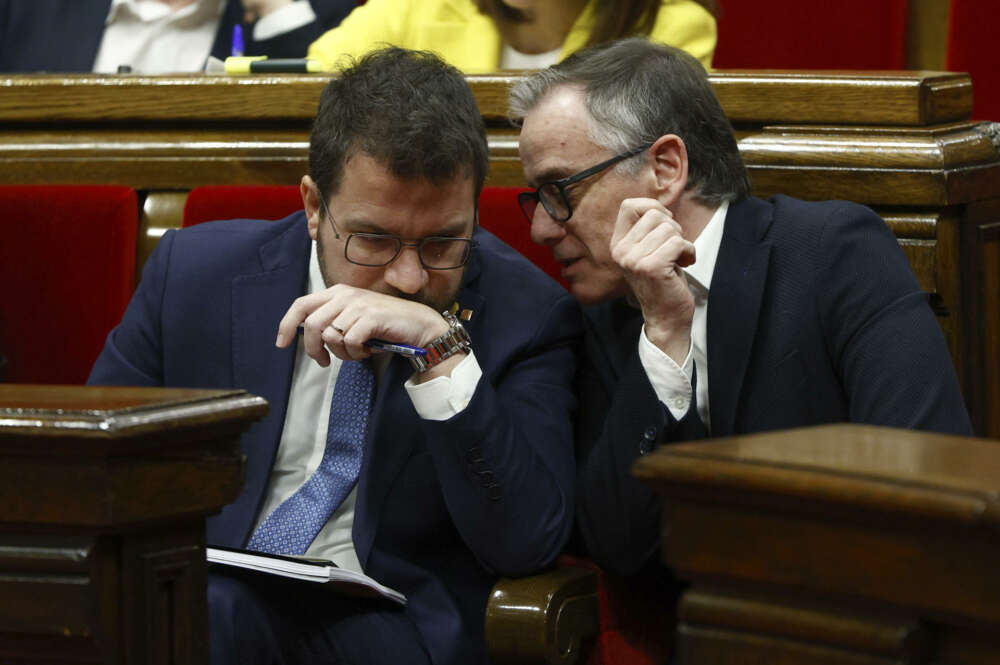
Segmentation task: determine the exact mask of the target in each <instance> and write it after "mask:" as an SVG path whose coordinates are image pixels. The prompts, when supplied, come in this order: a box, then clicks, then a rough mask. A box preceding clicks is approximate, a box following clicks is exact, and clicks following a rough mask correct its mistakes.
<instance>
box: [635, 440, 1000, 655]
mask: <svg viewBox="0 0 1000 665" xmlns="http://www.w3.org/2000/svg"><path fill="white" fill-rule="evenodd" d="M634 472H635V474H636V475H637V476H638V477H639V478H641V479H643V480H644V481H646V482H647V483H649V484H650V485H651V486H653V487H654V488H655V489H656V490H657V491H658V492H660V493H662V494H663V495H664V497H665V506H666V508H665V514H664V525H665V526H666V527H667V528H665V529H664V532H663V533H664V539H663V554H664V559H665V561H666V562H667V563H668V564H669V565H670V566H671V567H672V568H673V569H674V570H675V571H676V572H677V575H678V576H679V577H681V578H682V579H685V580H688V581H690V582H691V587H690V588H689V590H688V591H687V592H685V594H684V596H683V598H682V601H681V605H680V620H681V624H680V627H679V651H678V662H679V663H681V664H682V665H688V664H690V665H706V664H715V663H745V662H769V663H789V664H791V663H796V664H799V665H805V664H811V665H818V664H824V665H825V664H828V663H875V662H893V663H914V664H917V663H920V664H923V663H942V664H944V663H948V664H950V665H957V664H958V663H965V664H972V663H984V664H985V663H995V662H997V660H996V654H997V653H1000V640H998V638H997V637H996V635H997V634H998V633H997V629H998V628H1000V575H998V573H997V569H996V565H995V562H996V560H997V558H998V557H1000V510H998V509H1000V502H998V497H1000V443H998V442H997V441H992V440H986V439H973V438H968V437H959V436H948V435H940V434H932V433H926V432H914V431H907V430H895V429H888V428H878V427H869V426H859V425H825V426H820V427H813V428H803V429H799V430H788V431H784V432H770V433H763V434H756V435H748V436H738V437H729V438H724V439H716V440H713V441H703V442H692V443H682V444H676V445H672V446H664V447H661V448H659V449H657V450H656V451H654V452H653V453H652V454H650V455H647V456H645V457H643V458H640V460H639V461H638V462H637V464H636V466H635V469H634Z"/></svg>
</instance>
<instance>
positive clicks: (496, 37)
mask: <svg viewBox="0 0 1000 665" xmlns="http://www.w3.org/2000/svg"><path fill="white" fill-rule="evenodd" d="M596 4H597V0H591V2H589V3H588V4H587V6H586V7H585V8H584V10H583V11H582V12H581V13H580V16H578V17H577V19H576V21H575V22H574V24H573V27H572V28H571V29H570V32H569V35H567V37H566V42H565V43H564V44H563V47H562V53H561V55H560V58H559V59H560V60H561V59H563V58H565V57H566V56H568V55H569V54H571V53H573V52H574V51H578V50H579V49H581V48H583V46H584V44H586V42H587V38H588V37H589V36H590V32H591V27H592V26H593V24H594V13H595V11H596ZM649 37H650V38H651V39H655V40H657V41H660V42H664V43H667V44H671V45H673V46H677V47H679V48H682V49H684V50H685V51H687V52H688V53H690V54H692V55H694V56H695V57H696V58H698V59H699V60H701V63H702V64H703V65H705V67H706V68H707V67H709V66H711V64H712V54H713V53H714V51H715V40H716V28H715V19H714V18H713V17H712V15H711V14H710V13H709V12H708V11H706V10H705V8H704V7H702V6H701V5H699V4H698V3H697V2H695V1H694V0H663V2H662V4H661V5H660V10H659V12H658V13H657V15H656V22H655V24H654V26H653V31H652V33H651V34H650V35H649ZM385 44H393V45H395V46H402V47H404V48H409V49H419V50H428V51H434V52H436V53H437V54H439V55H440V56H441V57H442V58H444V59H445V61H447V62H449V63H451V64H452V65H454V66H455V67H457V68H458V69H460V70H462V71H463V72H465V73H466V74H484V73H490V72H494V71H496V70H497V68H498V66H499V63H500V51H501V40H500V33H499V32H498V31H497V29H496V27H495V25H494V23H493V20H492V19H491V18H489V17H488V16H484V15H483V14H480V13H479V10H478V9H476V6H475V5H474V4H473V3H472V1H471V0H368V1H367V2H366V3H365V4H364V5H362V6H360V7H358V8H357V9H355V10H354V11H353V12H351V14H350V15H349V16H348V17H347V18H345V19H344V20H343V21H342V22H341V23H340V25H339V26H337V27H336V28H334V29H332V30H330V31H328V32H327V33H326V34H324V35H323V36H322V37H320V38H319V39H317V40H316V41H315V42H313V43H312V44H311V45H310V46H309V57H310V58H315V59H317V60H320V61H321V62H322V63H323V65H324V67H326V68H327V69H331V70H333V69H337V68H338V64H337V63H338V61H339V60H340V59H341V58H342V57H343V56H344V55H345V54H346V55H351V56H355V57H357V56H360V55H363V54H365V53H367V52H368V51H370V50H372V49H375V48H378V47H379V46H381V45H385Z"/></svg>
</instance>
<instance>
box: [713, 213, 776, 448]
mask: <svg viewBox="0 0 1000 665" xmlns="http://www.w3.org/2000/svg"><path fill="white" fill-rule="evenodd" d="M771 215H772V209H771V206H770V205H769V204H767V203H765V202H764V201H761V200H760V199H756V198H750V199H747V200H745V201H742V202H740V203H738V204H736V205H733V206H732V207H730V209H729V213H728V215H727V217H726V227H725V231H724V232H723V236H722V245H721V246H720V248H719V255H718V258H717V259H716V263H715V272H714V273H713V275H712V285H711V289H710V291H709V296H708V324H707V328H708V386H709V395H710V397H709V405H710V411H711V420H712V436H726V435H728V434H732V433H733V431H734V426H735V421H736V412H737V409H738V407H739V399H740V393H741V391H742V388H743V383H744V379H745V377H746V371H747V366H748V365H749V362H750V354H751V352H752V349H753V341H754V336H755V334H756V330H757V321H758V318H759V316H760V306H761V300H762V297H763V294H764V287H765V285H766V283H767V274H768V269H769V263H770V256H771V243H769V242H763V238H764V237H765V235H766V232H767V229H768V228H769V227H770V224H771Z"/></svg>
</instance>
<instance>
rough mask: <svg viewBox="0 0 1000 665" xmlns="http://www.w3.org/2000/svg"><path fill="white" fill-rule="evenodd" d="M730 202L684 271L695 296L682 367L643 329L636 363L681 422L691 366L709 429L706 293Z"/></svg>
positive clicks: (697, 243) (704, 233)
mask: <svg viewBox="0 0 1000 665" xmlns="http://www.w3.org/2000/svg"><path fill="white" fill-rule="evenodd" d="M728 210H729V203H728V202H723V204H722V205H721V206H719V207H718V209H716V211H715V213H714V214H713V215H712V218H711V219H710V220H708V224H707V225H705V228H704V229H702V230H701V233H700V234H699V235H698V237H697V238H695V241H694V251H695V262H694V263H693V264H692V265H690V266H688V267H687V268H685V269H684V274H685V276H686V277H687V281H688V287H689V288H690V289H691V294H692V295H693V296H694V317H693V319H692V320H691V346H690V347H689V350H688V354H687V358H685V360H684V365H683V366H679V365H678V364H677V363H675V362H674V361H673V359H672V358H671V357H670V356H668V355H667V354H665V353H664V352H663V351H661V350H660V348H659V347H657V346H656V345H655V344H653V343H652V342H650V341H649V338H648V337H646V326H643V327H642V334H641V335H639V362H641V363H642V367H643V369H645V370H646V375H647V376H648V377H649V382H650V383H651V384H652V385H653V390H654V391H655V392H656V396H657V397H658V398H659V400H660V401H661V402H663V404H664V405H665V406H666V407H667V408H668V409H669V410H670V413H671V414H672V415H673V416H674V418H676V419H678V420H680V419H681V418H683V417H684V414H685V413H687V411H688V409H689V408H690V406H691V366H692V364H693V365H694V367H695V369H696V370H697V372H698V415H699V416H701V421H702V422H703V423H704V424H705V427H706V428H707V429H711V422H712V421H711V419H710V417H709V414H710V413H711V411H710V409H709V403H708V325H707V324H708V293H709V289H710V287H711V286H712V274H713V273H714V272H715V260H716V259H717V258H718V256H719V247H720V245H722V233H723V231H724V230H725V226H726V212H727V211H728Z"/></svg>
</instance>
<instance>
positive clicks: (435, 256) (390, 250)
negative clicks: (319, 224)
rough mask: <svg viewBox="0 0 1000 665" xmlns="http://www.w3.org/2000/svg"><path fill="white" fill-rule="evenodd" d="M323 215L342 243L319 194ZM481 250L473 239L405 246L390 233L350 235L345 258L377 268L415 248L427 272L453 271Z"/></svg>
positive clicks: (436, 240)
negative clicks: (409, 248)
mask: <svg viewBox="0 0 1000 665" xmlns="http://www.w3.org/2000/svg"><path fill="white" fill-rule="evenodd" d="M319 201H320V206H321V207H322V208H323V214H324V215H326V218H327V219H328V220H330V226H331V227H333V235H334V236H335V237H336V238H337V239H338V240H340V239H341V238H340V232H339V231H337V225H336V224H334V222H333V215H331V214H330V209H329V208H327V207H326V201H325V200H324V199H323V195H322V193H320V194H319ZM478 246H479V243H477V242H476V241H475V240H473V239H472V238H454V237H448V236H428V237H426V238H421V239H420V240H417V241H416V242H406V241H405V240H403V239H402V238H400V237H399V236H397V235H392V234H389V233H351V234H349V235H348V236H347V241H346V242H345V243H344V258H345V259H347V260H348V261H350V262H351V263H354V264H356V265H359V266H367V267H369V268H378V267H381V266H387V265H389V264H390V263H392V262H393V261H395V260H396V257H397V256H399V254H400V253H401V252H402V251H403V247H416V248H417V257H418V258H419V259H420V265H422V266H423V267H424V268H426V269H427V270H454V269H455V268H461V267H462V266H464V265H465V264H466V263H468V262H469V257H471V256H472V250H473V249H475V248H476V247H478Z"/></svg>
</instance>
